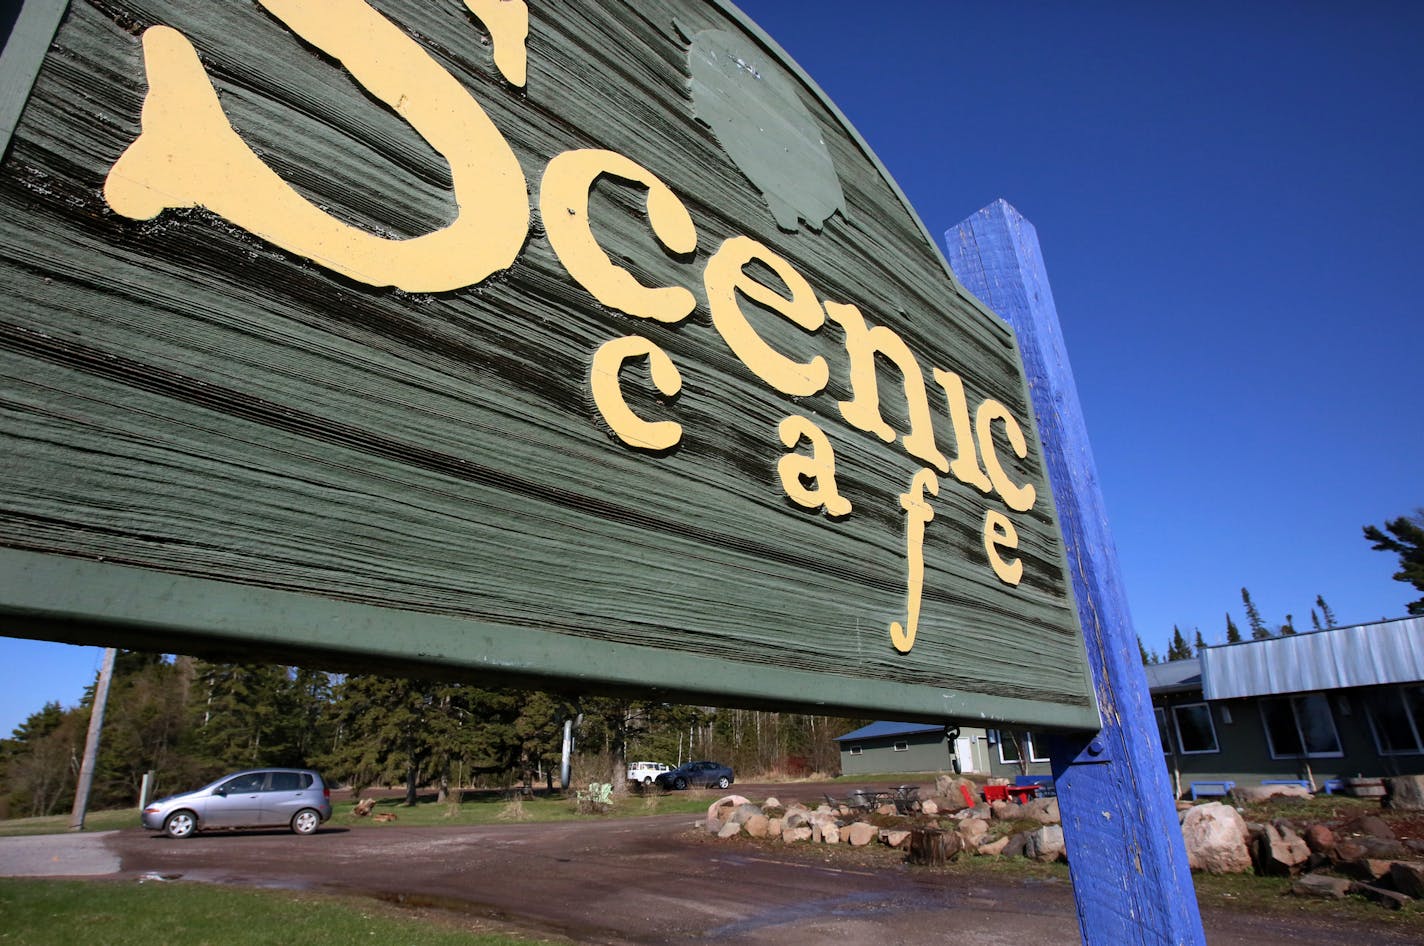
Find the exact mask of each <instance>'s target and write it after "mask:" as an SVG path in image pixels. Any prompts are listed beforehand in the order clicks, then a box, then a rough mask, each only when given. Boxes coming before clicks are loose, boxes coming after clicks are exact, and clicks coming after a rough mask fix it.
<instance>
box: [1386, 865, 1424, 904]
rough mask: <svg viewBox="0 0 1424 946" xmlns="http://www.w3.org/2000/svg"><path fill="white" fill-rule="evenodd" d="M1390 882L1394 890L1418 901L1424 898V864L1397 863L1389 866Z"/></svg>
mask: <svg viewBox="0 0 1424 946" xmlns="http://www.w3.org/2000/svg"><path fill="white" fill-rule="evenodd" d="M1389 882H1390V883H1391V884H1393V885H1394V889H1395V890H1398V891H1399V892H1400V893H1402V894H1405V895H1407V896H1410V897H1413V898H1415V899H1416V900H1418V899H1420V898H1424V864H1421V863H1420V862H1418V861H1395V862H1394V863H1393V864H1390V865H1389Z"/></svg>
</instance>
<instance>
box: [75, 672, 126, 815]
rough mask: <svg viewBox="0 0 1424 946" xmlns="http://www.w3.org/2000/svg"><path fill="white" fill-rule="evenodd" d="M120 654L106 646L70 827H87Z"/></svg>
mask: <svg viewBox="0 0 1424 946" xmlns="http://www.w3.org/2000/svg"><path fill="white" fill-rule="evenodd" d="M117 654H118V652H117V651H116V650H114V648H112V647H108V648H105V650H104V662H103V663H102V664H101V665H100V666H99V682H98V683H97V684H96V685H95V686H94V705H93V706H92V707H90V708H89V734H88V735H87V736H85V737H84V761H83V762H82V763H81V764H80V766H79V784H78V785H77V786H76V787H75V789H74V812H73V813H72V814H71V815H70V816H69V830H70V831H83V830H84V816H85V815H86V814H87V813H88V811H89V790H90V789H91V788H93V786H94V761H95V760H96V759H97V758H98V757H99V731H100V730H101V729H103V728H104V706H105V704H107V703H108V702H109V681H110V680H111V679H112V678H113V676H114V657H115V656H117Z"/></svg>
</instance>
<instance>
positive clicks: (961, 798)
mask: <svg viewBox="0 0 1424 946" xmlns="http://www.w3.org/2000/svg"><path fill="white" fill-rule="evenodd" d="M978 795H979V788H978V786H976V785H975V784H974V782H973V781H972V780H971V779H967V778H963V777H959V776H954V775H941V776H940V777H939V778H937V779H935V797H936V800H937V801H938V802H939V807H940V810H941V811H958V810H959V809H961V808H972V807H974V799H975V798H977V797H978Z"/></svg>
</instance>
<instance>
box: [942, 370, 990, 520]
mask: <svg viewBox="0 0 1424 946" xmlns="http://www.w3.org/2000/svg"><path fill="white" fill-rule="evenodd" d="M934 379H935V383H937V384H938V385H939V386H940V387H941V388H943V389H944V394H945V397H946V398H947V399H948V401H949V422H950V425H951V426H952V427H953V428H954V450H955V457H954V462H952V463H950V465H949V472H950V473H951V474H953V476H954V478H955V479H957V480H959V482H961V483H963V484H965V485H966V486H973V487H974V488H975V489H977V490H979V491H980V492H981V493H990V492H993V490H994V484H993V483H991V482H990V481H989V477H988V474H986V473H985V472H984V471H983V470H982V469H981V468H980V467H979V455H978V453H977V452H976V451H975V449H974V425H973V423H972V422H971V421H970V419H969V401H968V399H967V398H966V397H965V394H964V382H963V381H962V380H961V379H960V377H959V375H957V374H955V373H954V372H953V371H944V370H942V369H940V368H935V369H934Z"/></svg>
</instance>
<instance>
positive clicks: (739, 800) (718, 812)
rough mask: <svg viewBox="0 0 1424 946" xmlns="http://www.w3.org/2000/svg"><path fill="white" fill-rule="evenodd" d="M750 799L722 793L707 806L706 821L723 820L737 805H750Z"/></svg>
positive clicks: (709, 822) (725, 819)
mask: <svg viewBox="0 0 1424 946" xmlns="http://www.w3.org/2000/svg"><path fill="white" fill-rule="evenodd" d="M750 804H751V801H750V800H748V799H746V798H743V797H742V796H741V795H723V796H722V797H721V798H719V799H717V800H716V801H714V802H713V803H712V804H710V805H708V806H707V823H708V824H709V825H711V823H712V822H714V821H716V822H725V821H727V819H728V816H729V815H731V813H732V811H733V809H735V808H736V807H737V806H738V805H750Z"/></svg>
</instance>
